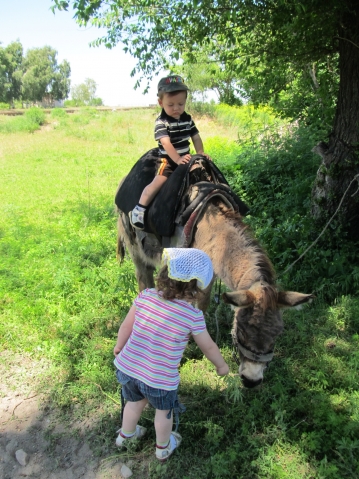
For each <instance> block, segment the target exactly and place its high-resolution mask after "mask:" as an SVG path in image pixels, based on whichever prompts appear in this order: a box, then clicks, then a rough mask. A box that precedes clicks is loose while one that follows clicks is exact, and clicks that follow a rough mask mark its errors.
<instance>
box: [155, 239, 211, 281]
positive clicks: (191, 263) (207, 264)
mask: <svg viewBox="0 0 359 479" xmlns="http://www.w3.org/2000/svg"><path fill="white" fill-rule="evenodd" d="M162 264H163V265H164V266H165V265H167V267H168V276H169V277H170V278H171V279H176V280H177V281H184V282H189V281H191V279H196V280H197V286H198V287H199V288H200V289H205V288H207V286H208V285H209V283H210V282H211V281H212V278H213V266H212V262H211V259H210V257H209V256H208V255H207V254H206V253H205V252H204V251H201V250H200V249H196V248H165V249H164V250H163V254H162Z"/></svg>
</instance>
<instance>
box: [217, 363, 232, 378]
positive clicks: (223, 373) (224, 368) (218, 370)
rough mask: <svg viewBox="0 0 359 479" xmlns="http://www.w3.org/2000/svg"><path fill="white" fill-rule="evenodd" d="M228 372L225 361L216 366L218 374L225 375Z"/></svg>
mask: <svg viewBox="0 0 359 479" xmlns="http://www.w3.org/2000/svg"><path fill="white" fill-rule="evenodd" d="M228 373H229V366H228V364H227V363H225V364H224V366H221V367H220V368H217V374H218V376H226V375H227V374H228Z"/></svg>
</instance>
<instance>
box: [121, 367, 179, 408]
mask: <svg viewBox="0 0 359 479" xmlns="http://www.w3.org/2000/svg"><path fill="white" fill-rule="evenodd" d="M116 376H117V380H118V382H119V383H120V384H122V394H123V397H124V398H125V399H126V401H130V402H137V401H141V400H142V399H144V398H146V399H148V402H149V403H150V404H151V406H153V407H154V408H155V409H159V410H160V411H165V410H168V409H174V407H175V406H176V403H178V396H177V389H175V390H172V391H165V390H164V389H156V388H152V387H151V386H148V385H147V384H145V383H144V382H142V381H140V380H139V379H136V378H131V377H130V376H127V374H125V373H123V372H122V371H120V370H119V369H117V371H116Z"/></svg>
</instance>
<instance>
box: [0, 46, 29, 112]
mask: <svg viewBox="0 0 359 479" xmlns="http://www.w3.org/2000/svg"><path fill="white" fill-rule="evenodd" d="M22 60H23V49H22V45H21V43H20V42H12V43H10V44H9V45H8V46H7V47H5V48H4V47H2V46H1V45H0V102H4V103H8V104H9V105H10V104H13V102H14V100H15V99H17V98H19V97H20V94H21V78H22V75H23V71H22V69H23V65H22Z"/></svg>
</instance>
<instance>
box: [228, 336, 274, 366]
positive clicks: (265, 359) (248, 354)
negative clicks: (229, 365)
mask: <svg viewBox="0 0 359 479" xmlns="http://www.w3.org/2000/svg"><path fill="white" fill-rule="evenodd" d="M232 340H233V346H234V347H235V348H236V349H238V350H239V351H240V352H241V353H242V354H243V356H244V357H245V358H247V359H249V360H251V361H256V362H257V363H269V362H270V361H272V359H273V356H274V351H272V352H270V353H266V354H257V353H254V352H253V351H250V350H249V349H246V348H245V347H244V346H243V345H242V344H241V343H240V342H239V341H238V339H237V337H235V335H234V334H232ZM233 357H234V359H235V361H236V363H237V364H238V365H239V363H240V361H239V358H238V356H236V351H234V352H233Z"/></svg>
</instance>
